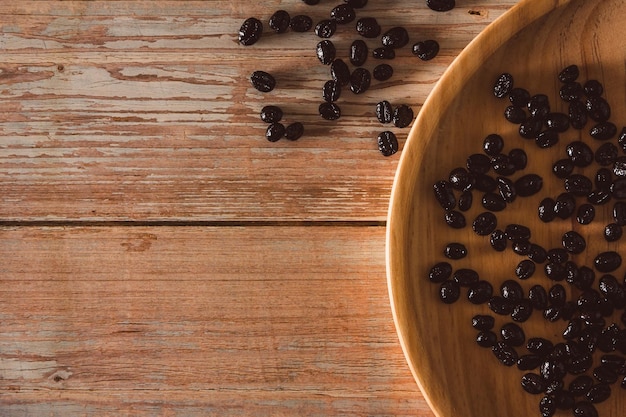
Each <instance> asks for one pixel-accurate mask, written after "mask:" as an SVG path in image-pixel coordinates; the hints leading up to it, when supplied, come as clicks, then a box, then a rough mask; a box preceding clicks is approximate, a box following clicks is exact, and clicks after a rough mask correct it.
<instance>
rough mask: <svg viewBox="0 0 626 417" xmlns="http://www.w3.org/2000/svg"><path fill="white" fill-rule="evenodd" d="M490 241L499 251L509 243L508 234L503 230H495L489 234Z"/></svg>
mask: <svg viewBox="0 0 626 417" xmlns="http://www.w3.org/2000/svg"><path fill="white" fill-rule="evenodd" d="M489 243H490V244H491V247H492V248H493V249H494V250H496V251H498V252H502V251H504V250H505V249H506V245H507V239H506V234H505V233H504V232H503V231H502V230H499V229H496V230H494V231H493V232H491V233H490V235H489Z"/></svg>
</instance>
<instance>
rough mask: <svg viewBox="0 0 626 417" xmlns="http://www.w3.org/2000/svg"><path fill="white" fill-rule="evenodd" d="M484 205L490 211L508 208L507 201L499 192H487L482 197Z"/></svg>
mask: <svg viewBox="0 0 626 417" xmlns="http://www.w3.org/2000/svg"><path fill="white" fill-rule="evenodd" d="M482 205H483V207H484V208H485V209H487V210H490V211H502V210H504V209H505V208H506V201H504V199H503V198H502V196H500V195H499V194H495V193H485V194H484V195H483V198H482Z"/></svg>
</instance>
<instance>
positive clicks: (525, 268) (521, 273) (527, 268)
mask: <svg viewBox="0 0 626 417" xmlns="http://www.w3.org/2000/svg"><path fill="white" fill-rule="evenodd" d="M534 273H535V263H534V262H533V261H531V260H530V259H524V260H523V261H520V263H518V264H517V267H516V268H515V275H516V276H517V277H518V278H519V279H522V280H525V279H528V278H530V277H531V276H532V275H533V274H534Z"/></svg>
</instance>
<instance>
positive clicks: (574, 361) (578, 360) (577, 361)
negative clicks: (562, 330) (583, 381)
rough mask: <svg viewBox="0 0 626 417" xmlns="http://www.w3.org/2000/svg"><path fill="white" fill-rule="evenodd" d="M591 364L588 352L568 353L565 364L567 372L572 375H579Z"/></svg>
mask: <svg viewBox="0 0 626 417" xmlns="http://www.w3.org/2000/svg"><path fill="white" fill-rule="evenodd" d="M592 365H593V357H592V356H591V354H589V353H578V354H575V355H570V358H569V362H568V364H567V372H569V373H570V374H572V375H580V374H584V373H585V372H587V371H588V370H589V369H590V368H591V366H592Z"/></svg>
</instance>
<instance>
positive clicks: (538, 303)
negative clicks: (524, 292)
mask: <svg viewBox="0 0 626 417" xmlns="http://www.w3.org/2000/svg"><path fill="white" fill-rule="evenodd" d="M528 299H529V300H530V303H531V304H532V306H533V308H534V309H535V310H545V309H546V308H547V307H548V292H547V291H546V290H545V288H543V287H542V286H541V285H533V286H532V287H531V288H530V290H529V291H528Z"/></svg>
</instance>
